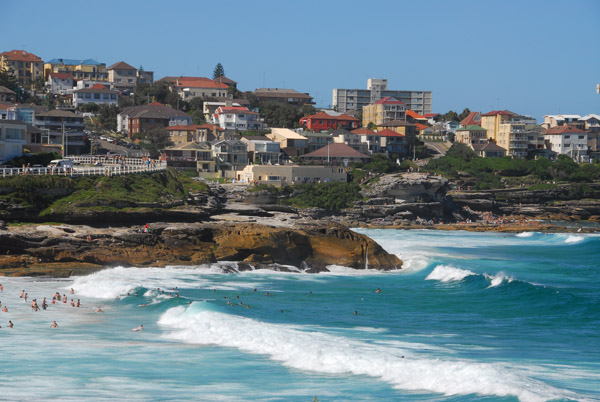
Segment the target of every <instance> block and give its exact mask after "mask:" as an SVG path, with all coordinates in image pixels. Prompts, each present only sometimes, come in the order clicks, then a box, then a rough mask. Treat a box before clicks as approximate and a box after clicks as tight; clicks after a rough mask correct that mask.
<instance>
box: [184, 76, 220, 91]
mask: <svg viewBox="0 0 600 402" xmlns="http://www.w3.org/2000/svg"><path fill="white" fill-rule="evenodd" d="M175 86H177V87H181V88H217V89H227V88H229V86H228V85H227V84H223V83H221V82H215V81H213V80H211V79H210V78H205V77H179V78H177V80H176V82H175Z"/></svg>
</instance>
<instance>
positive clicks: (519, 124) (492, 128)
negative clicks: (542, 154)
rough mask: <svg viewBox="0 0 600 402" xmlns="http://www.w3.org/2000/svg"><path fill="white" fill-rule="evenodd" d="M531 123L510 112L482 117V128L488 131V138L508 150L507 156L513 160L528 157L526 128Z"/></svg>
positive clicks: (495, 112) (492, 113) (494, 112)
mask: <svg viewBox="0 0 600 402" xmlns="http://www.w3.org/2000/svg"><path fill="white" fill-rule="evenodd" d="M530 121H531V119H530V118H527V117H524V116H520V115H517V114H515V113H513V112H510V111H508V110H494V111H491V112H489V113H485V114H482V115H481V126H482V127H483V128H485V129H486V130H487V136H488V138H491V139H493V140H494V141H495V142H496V144H498V145H499V146H500V147H502V148H504V149H505V150H506V155H507V156H511V157H513V158H514V157H518V158H524V157H526V156H527V150H528V149H529V145H528V135H527V132H528V131H527V129H526V126H527V125H528V124H529V123H530ZM536 141H537V140H536Z"/></svg>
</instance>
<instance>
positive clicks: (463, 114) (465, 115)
mask: <svg viewBox="0 0 600 402" xmlns="http://www.w3.org/2000/svg"><path fill="white" fill-rule="evenodd" d="M469 114H471V110H469V108H468V107H466V108H465V109H464V110H463V111H462V113H461V114H459V115H458V121H462V120H463V119H464V118H466V117H467V116H468V115H469Z"/></svg>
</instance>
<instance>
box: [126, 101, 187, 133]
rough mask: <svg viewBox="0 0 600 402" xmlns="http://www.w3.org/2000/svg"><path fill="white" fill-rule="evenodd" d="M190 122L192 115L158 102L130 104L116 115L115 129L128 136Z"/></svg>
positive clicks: (184, 124)
mask: <svg viewBox="0 0 600 402" xmlns="http://www.w3.org/2000/svg"><path fill="white" fill-rule="evenodd" d="M190 124H192V116H190V115H189V114H187V113H184V112H182V111H180V110H175V109H173V108H172V107H171V106H168V105H163V104H161V103H158V102H153V103H150V104H148V105H142V106H130V107H127V108H125V109H124V110H123V111H122V112H121V113H119V114H118V115H117V131H120V132H122V133H126V134H127V135H128V136H129V138H131V136H132V135H134V134H137V133H145V132H147V131H148V130H151V129H153V128H157V127H161V128H166V127H169V126H178V125H179V126H187V125H190Z"/></svg>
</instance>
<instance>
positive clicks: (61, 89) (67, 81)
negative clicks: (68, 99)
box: [46, 73, 74, 95]
mask: <svg viewBox="0 0 600 402" xmlns="http://www.w3.org/2000/svg"><path fill="white" fill-rule="evenodd" d="M46 86H47V87H49V88H50V93H51V94H53V95H65V94H66V93H67V92H69V91H72V90H73V86H74V77H73V75H72V74H71V73H50V75H49V76H48V81H46Z"/></svg>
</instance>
